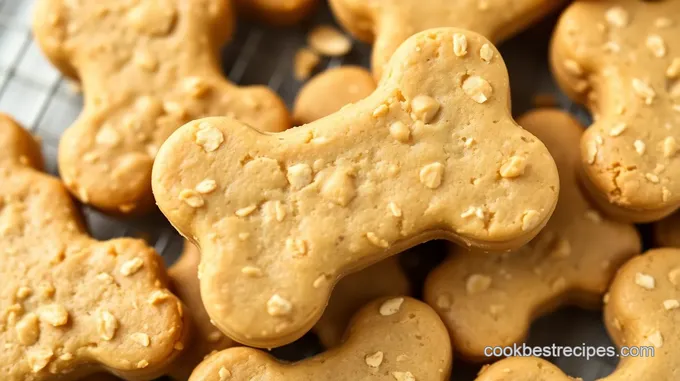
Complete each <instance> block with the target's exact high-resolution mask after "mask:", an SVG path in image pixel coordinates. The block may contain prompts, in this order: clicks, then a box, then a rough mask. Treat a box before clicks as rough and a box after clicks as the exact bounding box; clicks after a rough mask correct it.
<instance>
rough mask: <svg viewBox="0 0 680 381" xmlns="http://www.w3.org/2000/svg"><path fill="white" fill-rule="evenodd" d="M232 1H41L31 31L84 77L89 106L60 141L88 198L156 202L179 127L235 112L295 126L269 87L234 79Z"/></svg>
mask: <svg viewBox="0 0 680 381" xmlns="http://www.w3.org/2000/svg"><path fill="white" fill-rule="evenodd" d="M233 24H234V22H233V16H232V11H231V6H230V5H229V2H228V1H227V0H198V1H192V2H187V1H184V0H135V1H118V0H100V1H67V0H40V1H39V2H38V3H37V7H36V12H35V18H34V25H33V30H34V34H35V37H36V41H37V42H38V44H39V45H40V47H41V48H42V50H43V52H44V53H45V54H46V56H47V57H48V58H49V59H50V61H51V62H52V63H53V64H54V65H55V66H56V67H57V68H59V70H60V71H61V72H62V73H64V74H65V75H66V76H68V77H71V78H72V79H74V80H77V81H79V82H80V83H81V84H82V89H83V93H84V102H85V106H84V109H83V111H82V113H81V114H80V116H79V118H78V119H77V120H76V121H75V122H74V123H73V124H72V125H71V126H70V127H69V128H68V129H67V130H66V132H65V133H64V134H63V135H62V137H61V140H60V143H59V157H58V159H59V172H60V173H61V176H62V177H63V179H64V182H65V183H66V186H67V187H68V189H69V191H70V192H71V193H72V194H73V195H74V196H75V197H77V198H78V199H79V200H80V201H81V202H83V203H85V204H90V205H92V206H94V207H96V208H98V209H100V210H102V211H104V212H107V213H111V214H134V213H137V214H139V213H143V212H147V211H149V210H150V209H151V208H152V207H153V197H152V193H151V167H152V164H153V160H154V158H155V156H156V154H157V152H158V148H159V147H160V145H161V144H162V143H163V141H165V139H166V138H167V137H168V136H169V135H170V134H171V133H172V132H174V131H175V130H176V129H177V128H179V127H180V126H182V125H183V124H184V123H187V122H189V121H191V120H193V119H196V118H199V117H204V116H221V115H231V116H233V117H236V118H238V119H239V120H241V121H242V122H244V123H246V124H249V125H256V126H257V128H259V129H261V130H265V131H281V130H284V129H286V128H288V127H289V126H290V124H291V122H290V118H289V115H288V112H287V110H286V107H285V105H284V104H283V102H282V101H281V99H279V97H278V96H277V95H275V94H274V93H273V92H272V91H271V90H269V89H267V88H265V87H261V86H254V87H238V86H236V85H234V84H232V83H231V82H229V81H228V80H226V79H225V78H224V76H223V74H222V72H221V68H220V64H219V50H220V47H221V46H222V45H223V44H224V43H225V42H226V41H227V40H228V39H229V36H230V35H231V31H232V29H233Z"/></svg>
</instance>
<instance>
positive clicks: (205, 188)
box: [196, 179, 217, 194]
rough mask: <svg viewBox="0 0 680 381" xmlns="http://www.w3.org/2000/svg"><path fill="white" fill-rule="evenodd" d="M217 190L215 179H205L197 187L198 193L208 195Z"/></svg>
mask: <svg viewBox="0 0 680 381" xmlns="http://www.w3.org/2000/svg"><path fill="white" fill-rule="evenodd" d="M215 189H217V182H216V181H215V180H213V179H205V180H203V181H201V182H200V183H198V185H196V192H198V193H202V194H208V193H211V192H213V191H214V190H215Z"/></svg>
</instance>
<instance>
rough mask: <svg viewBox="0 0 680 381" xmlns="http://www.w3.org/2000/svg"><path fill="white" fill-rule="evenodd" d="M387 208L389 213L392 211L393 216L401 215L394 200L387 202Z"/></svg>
mask: <svg viewBox="0 0 680 381" xmlns="http://www.w3.org/2000/svg"><path fill="white" fill-rule="evenodd" d="M387 208H388V209H389V210H390V213H392V215H393V216H394V217H401V216H402V211H401V208H400V207H399V206H398V205H397V204H395V203H394V202H390V203H389V204H387Z"/></svg>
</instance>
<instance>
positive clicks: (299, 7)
mask: <svg viewBox="0 0 680 381" xmlns="http://www.w3.org/2000/svg"><path fill="white" fill-rule="evenodd" d="M235 2H236V6H237V7H238V10H239V12H243V13H245V14H247V15H248V16H250V17H252V18H255V19H257V20H260V21H263V22H266V23H267V24H271V25H275V26H289V25H294V24H297V23H299V22H300V21H302V19H304V18H306V17H307V16H309V15H310V14H312V12H314V10H315V9H316V6H317V4H318V2H319V1H318V0H236V1H235Z"/></svg>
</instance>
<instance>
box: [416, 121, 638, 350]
mask: <svg viewBox="0 0 680 381" xmlns="http://www.w3.org/2000/svg"><path fill="white" fill-rule="evenodd" d="M518 122H519V124H520V125H521V126H523V127H524V128H526V129H527V131H529V132H530V133H532V134H534V135H535V136H536V137H537V138H539V139H540V140H541V141H542V142H543V143H544V144H545V145H546V146H547V147H548V150H549V151H550V153H551V154H552V157H553V158H554V159H555V162H556V164H557V169H558V171H559V173H560V196H559V201H558V202H557V208H556V209H555V213H553V215H552V217H551V218H550V221H548V224H547V225H546V227H545V228H544V229H543V230H542V231H541V233H539V235H538V236H537V237H536V238H534V240H533V241H531V242H530V243H529V244H528V245H526V246H524V247H522V248H520V249H519V250H516V251H513V252H509V253H502V254H485V253H483V252H480V251H479V250H473V251H466V250H465V249H463V248H458V247H453V246H452V248H451V254H452V255H451V257H450V258H449V259H448V260H447V261H445V262H444V263H443V264H442V265H441V266H439V267H438V268H436V269H435V270H434V271H433V272H432V274H430V275H429V277H428V279H427V282H426V284H425V300H426V301H427V303H428V304H430V305H431V306H433V307H434V308H435V309H436V310H437V312H438V313H439V314H440V316H441V317H442V320H443V321H444V324H446V326H447V328H448V329H449V332H450V334H451V339H452V341H453V347H454V348H455V349H456V351H458V352H460V354H461V355H462V356H463V357H465V358H466V359H469V360H473V361H488V360H489V358H488V357H487V356H485V354H484V350H485V348H487V347H496V346H499V347H505V346H512V345H513V344H515V343H520V342H522V341H523V340H524V338H525V337H526V335H527V333H528V331H529V327H530V325H531V323H532V322H533V320H534V319H536V318H537V317H539V316H541V315H544V314H546V313H548V312H551V311H553V310H555V309H557V308H559V307H561V306H564V305H568V304H576V305H579V306H582V307H587V308H598V307H599V306H600V305H601V301H602V296H603V295H604V294H605V292H607V289H608V287H609V282H610V281H611V280H612V278H613V277H614V275H615V273H616V270H617V269H618V268H619V266H620V265H622V264H623V263H624V262H625V261H626V260H628V259H629V258H630V257H632V256H634V255H636V254H639V253H640V249H641V248H640V246H641V243H640V237H639V235H638V233H637V231H636V230H635V227H634V226H633V225H630V224H624V223H619V222H615V221H612V220H609V219H607V218H605V217H602V216H600V215H599V214H598V213H597V212H596V211H595V210H593V209H592V208H591V206H590V204H589V203H588V200H586V198H585V196H584V195H583V194H582V193H581V189H580V187H579V183H578V179H577V173H578V168H579V164H580V159H579V158H580V153H579V150H578V142H579V139H580V138H581V135H582V134H583V127H582V126H581V125H580V124H579V123H578V122H577V121H576V120H574V119H573V118H572V117H571V116H570V115H568V114H566V113H565V112H563V111H559V110H557V109H542V110H535V111H532V112H530V113H528V114H526V115H524V116H523V117H521V118H520V119H519V120H518Z"/></svg>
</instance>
